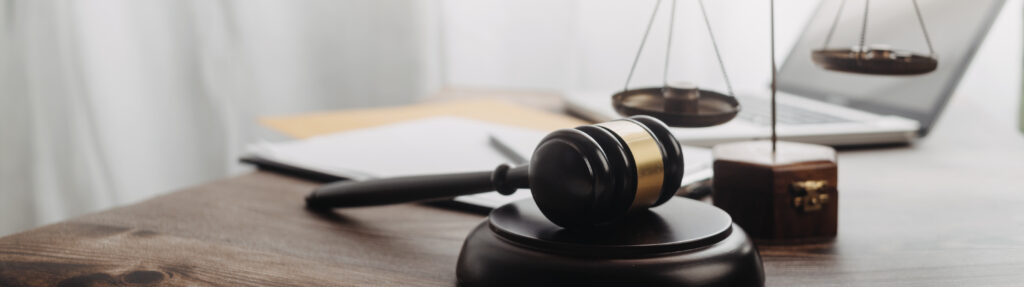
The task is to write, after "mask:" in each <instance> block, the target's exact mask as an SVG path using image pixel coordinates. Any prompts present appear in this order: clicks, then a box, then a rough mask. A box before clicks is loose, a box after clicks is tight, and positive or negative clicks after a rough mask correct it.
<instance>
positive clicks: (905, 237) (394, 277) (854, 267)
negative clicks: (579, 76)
mask: <svg viewBox="0 0 1024 287" xmlns="http://www.w3.org/2000/svg"><path fill="white" fill-rule="evenodd" d="M1011 108H1013V107H1007V109H1011ZM1006 118H1009V117H1006ZM996 119H997V118H994V117H992V116H991V115H990V114H989V113H986V112H985V108H984V107H979V106H977V105H975V104H973V103H972V102H966V101H961V100H954V101H953V103H952V104H951V107H950V109H949V110H948V111H947V112H946V115H945V116H944V117H943V119H942V120H941V122H940V123H939V126H938V128H937V129H936V130H935V131H934V134H933V135H931V136H929V137H928V138H927V139H925V140H923V141H921V142H919V143H917V144H915V145H914V146H912V147H888V148H876V149H861V150H846V151H842V152H841V153H840V161H839V162H840V167H839V169H840V171H839V177H840V179H839V182H840V183H839V184H840V198H841V207H840V217H839V218H840V224H839V237H838V239H836V240H835V242H832V243H828V244H817V245H805V246H796V247H780V246H760V247H759V249H760V252H761V254H762V255H763V257H764V263H765V268H766V273H767V284H768V285H770V286H794V285H870V286H877V285H895V286H936V285H964V286H983V285H984V286H990V285H1016V286H1019V285H1020V284H1022V282H1024V137H1022V136H1021V135H1020V134H1019V133H1017V132H1016V131H1015V127H1014V126H1013V121H1005V123H1003V121H997V120H996ZM313 186H314V185H313V184H312V183H309V182H304V181H300V180H295V179H291V178H288V177H284V176H279V175H274V174H268V173H261V172H257V173H252V174H248V175H243V176H240V177H236V178H230V179H224V180H220V181H216V182H212V183H209V184H205V185H202V186H198V187H195V188H190V189H186V190H182V191H178V192H174V193H171V194H168V195H165V196H161V197H157V198H154V199H151V200H149V201H145V202H142V203H139V204H135V205H131V206H126V207H121V208H116V209H112V210H109V211H105V212H100V213H96V214H91V215H87V216H83V217H79V218H75V219H72V220H68V221H65V222H62V223H58V224H54V225H49V226H45V227H42V228H38V229H35V230H30V231H28V232H24V233H20V234H15V235H11V236H8V237H4V238H2V239H0V285H4V286H7V285H13V286H18V285H21V284H22V283H30V284H33V285H34V284H44V285H52V284H58V283H72V285H85V284H84V283H88V282H99V283H110V284H114V283H118V282H136V283H151V282H161V283H174V284H177V285H195V284H198V285H208V284H219V285H307V286H308V285H324V284H337V285H381V286H404V285H441V286H450V285H453V284H454V283H455V262H456V258H457V256H458V253H459V249H460V247H461V244H462V240H463V238H464V237H465V236H466V234H467V233H468V232H469V230H470V228H472V227H473V226H475V225H476V224H478V223H479V222H481V221H482V220H484V217H483V216H482V215H478V214H471V213H465V212H458V211H451V210H445V209H439V208H434V207H428V206H423V205H416V204H405V205H398V206H389V207H380V208H362V209H347V210H338V211H336V212H335V213H333V214H330V215H317V214H313V213H310V212H307V211H306V210H305V209H303V201H302V198H303V196H304V195H305V194H306V193H307V192H309V191H310V190H311V189H312V188H313ZM74 283H79V284H74Z"/></svg>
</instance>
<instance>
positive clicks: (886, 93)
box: [778, 0, 1004, 135]
mask: <svg viewBox="0 0 1024 287" xmlns="http://www.w3.org/2000/svg"><path fill="white" fill-rule="evenodd" d="M917 2H918V5H919V7H920V12H921V16H922V19H923V20H924V25H925V28H926V29H927V31H928V36H930V38H931V42H932V46H933V47H934V49H935V58H936V59H937V60H938V68H937V69H936V70H935V71H932V72H931V73H927V74H923V75H914V76H884V75H883V76H879V75H864V74H855V73H847V72H835V71H829V70H825V69H823V68H821V67H819V66H817V65H815V63H814V62H812V60H811V52H812V51H814V50H818V49H822V48H823V47H825V41H826V38H827V35H828V33H829V31H830V30H831V29H830V28H831V27H832V26H833V23H836V25H835V29H834V32H832V33H833V35H832V38H831V40H830V42H829V45H828V48H830V49H849V48H852V47H854V46H856V45H858V44H859V42H860V38H861V27H862V23H863V22H864V21H863V20H864V12H865V8H864V4H865V0H845V4H843V3H844V0H824V1H822V2H821V4H820V5H819V6H818V9H817V11H816V12H815V15H814V16H813V17H811V20H810V22H809V23H808V25H807V28H805V30H804V32H803V34H802V35H801V36H800V39H799V40H798V42H797V43H796V45H794V47H793V50H792V52H791V53H790V55H789V57H787V58H786V62H785V63H783V65H782V68H781V69H780V70H779V74H778V81H779V82H778V84H779V89H780V90H782V91H785V92H788V93H791V94H796V95H799V96H804V97H809V98H815V99H818V100H822V101H825V102H831V103H836V104H841V105H844V106H848V107H852V108H856V109H860V110H866V111H870V112H873V113H876V114H882V115H899V116H903V117H907V118H911V119H915V120H917V121H919V122H920V124H921V131H920V134H921V135H924V134H925V133H927V131H928V129H929V128H930V127H931V125H932V123H933V122H934V121H935V118H936V117H937V116H938V114H939V112H940V111H941V110H942V108H943V107H944V106H945V104H946V101H947V100H948V99H949V96H950V95H951V94H952V93H953V90H954V88H955V87H956V84H957V82H958V81H959V80H960V77H961V75H962V74H963V73H964V70H966V69H967V64H968V63H969V62H970V59H971V57H972V56H973V55H974V52H975V50H976V49H977V48H978V46H979V45H980V44H981V41H982V39H983V38H984V35H985V34H986V32H987V31H988V29H989V27H990V26H991V25H992V23H993V22H994V21H995V18H996V16H997V15H998V11H999V9H1000V8H1001V7H1002V5H1003V2H1004V0H971V1H959V0H918V1H917ZM840 7H842V13H838V12H839V11H840ZM867 12H868V14H867V15H868V16H867V17H868V18H867V25H866V29H865V30H866V31H865V33H864V39H865V41H864V44H865V45H866V46H869V47H871V46H876V47H877V46H880V45H884V46H887V47H889V48H891V49H895V50H908V51H911V52H914V53H916V54H923V55H928V53H929V50H928V44H927V41H926V40H925V34H924V32H923V31H922V29H921V24H920V23H919V22H918V18H917V14H916V12H915V10H914V3H913V2H912V1H911V0H895V1H894V0H887V1H871V2H870V7H869V8H868V11H867ZM837 14H838V15H839V17H838V18H837V17H836V15H837Z"/></svg>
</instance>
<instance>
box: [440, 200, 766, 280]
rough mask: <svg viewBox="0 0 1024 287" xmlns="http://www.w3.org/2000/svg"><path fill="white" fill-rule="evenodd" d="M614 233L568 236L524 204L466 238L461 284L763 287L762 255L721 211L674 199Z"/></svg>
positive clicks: (502, 211) (494, 216) (498, 213)
mask: <svg viewBox="0 0 1024 287" xmlns="http://www.w3.org/2000/svg"><path fill="white" fill-rule="evenodd" d="M625 221H626V222H623V223H622V224H620V225H616V227H612V228H606V229H600V230H586V231H581V230H568V229H563V228H560V227H558V226H556V225H554V224H552V223H550V222H549V221H547V219H545V218H544V216H543V215H542V214H541V213H540V210H539V209H537V207H536V205H535V204H534V203H533V202H532V201H529V200H526V201H519V202H515V203H511V204H508V205H505V206H502V207H499V208H497V209H495V210H494V211H493V212H492V213H491V216H490V217H489V219H488V221H486V222H483V223H481V224H480V225H479V226H477V227H476V228H475V229H474V230H473V231H472V232H471V233H470V235H469V236H468V237H467V238H466V241H465V243H464V244H463V247H462V252H461V253H460V254H459V261H458V266H457V268H456V276H457V277H458V281H459V285H460V286H762V285H764V270H763V267H762V265H761V258H760V255H758V253H757V249H756V248H754V245H753V243H752V242H751V241H750V239H749V238H748V237H747V235H746V233H745V232H744V231H743V229H741V228H739V227H738V226H735V225H734V224H732V220H731V218H729V215H728V214H726V213H725V212H723V211H721V210H720V209H718V208H715V207H714V206H711V205H708V204H705V203H701V202H697V201H694V200H690V199H684V198H675V199H673V200H671V201H668V202H666V203H665V204H664V205H662V206H660V207H657V208H655V209H652V210H651V211H645V212H640V213H639V214H637V215H635V216H632V217H630V218H627V219H626V220H625Z"/></svg>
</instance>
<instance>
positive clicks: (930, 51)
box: [912, 0, 935, 56]
mask: <svg viewBox="0 0 1024 287" xmlns="http://www.w3.org/2000/svg"><path fill="white" fill-rule="evenodd" d="M912 2H914V12H916V13H917V22H918V23H919V24H921V32H923V33H924V41H925V43H928V56H935V50H934V49H932V38H931V37H928V29H927V28H925V27H924V17H921V8H919V7H918V6H917V0H912Z"/></svg>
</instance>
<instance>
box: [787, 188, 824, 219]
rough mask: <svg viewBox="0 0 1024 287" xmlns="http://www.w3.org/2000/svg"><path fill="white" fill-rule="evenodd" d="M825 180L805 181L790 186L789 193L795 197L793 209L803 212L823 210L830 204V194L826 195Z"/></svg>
mask: <svg viewBox="0 0 1024 287" xmlns="http://www.w3.org/2000/svg"><path fill="white" fill-rule="evenodd" d="M827 184H828V182H827V181H824V180H805V181H798V182H794V183H793V184H792V185H790V186H789V192H790V194H791V195H792V196H793V207H794V208H796V209H797V210H800V211H803V212H812V211H818V210H821V207H822V206H823V205H825V204H826V203H828V194H827V193H825V186H826V185H827Z"/></svg>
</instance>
